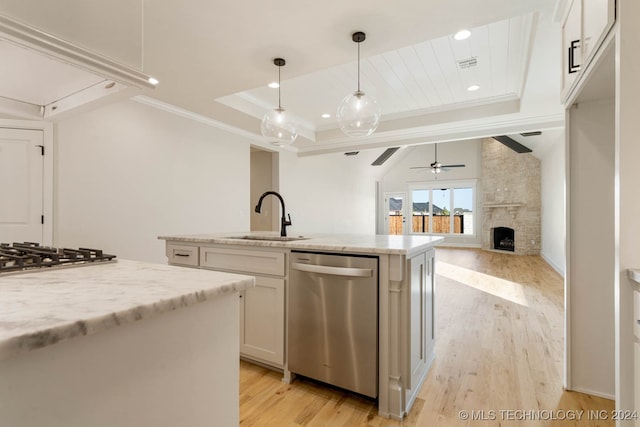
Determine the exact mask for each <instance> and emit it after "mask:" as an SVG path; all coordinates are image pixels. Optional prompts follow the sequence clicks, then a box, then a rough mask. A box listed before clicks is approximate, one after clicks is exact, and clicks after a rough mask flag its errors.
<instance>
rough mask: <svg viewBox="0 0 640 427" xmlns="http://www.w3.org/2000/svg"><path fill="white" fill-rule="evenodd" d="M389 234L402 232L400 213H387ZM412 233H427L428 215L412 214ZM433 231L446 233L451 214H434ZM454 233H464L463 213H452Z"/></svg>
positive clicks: (448, 229)
mask: <svg viewBox="0 0 640 427" xmlns="http://www.w3.org/2000/svg"><path fill="white" fill-rule="evenodd" d="M388 219H389V234H402V215H393V214H392V215H389V216H388ZM411 222H412V224H411V225H412V228H411V230H410V231H411V232H413V233H429V232H430V231H429V215H413V216H412V221H411ZM431 223H432V226H433V231H431V233H444V234H448V233H450V230H451V216H449V215H434V216H433V219H432V221H431ZM453 232H454V234H464V215H453Z"/></svg>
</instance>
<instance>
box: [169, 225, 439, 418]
mask: <svg viewBox="0 0 640 427" xmlns="http://www.w3.org/2000/svg"><path fill="white" fill-rule="evenodd" d="M159 239H161V240H166V253H167V258H168V260H169V263H170V264H173V265H181V266H185V267H194V268H205V269H214V270H219V271H228V272H241V273H244V274H251V275H254V276H255V277H256V287H255V288H252V289H250V290H247V291H246V292H241V293H240V299H241V303H240V353H241V356H242V357H243V358H245V359H248V360H252V361H255V362H258V363H260V364H263V365H269V366H271V367H273V368H276V369H280V370H282V371H283V374H284V381H290V380H291V373H290V372H289V369H288V360H287V351H286V349H287V338H288V335H287V327H286V325H287V309H286V308H287V304H288V295H289V292H288V291H287V289H288V287H289V285H290V283H289V281H290V275H289V268H290V265H289V261H290V256H291V253H292V251H301V252H312V253H323V254H338V255H353V256H369V257H375V258H377V261H378V325H377V326H378V399H377V400H378V412H379V414H380V415H382V416H385V417H391V418H396V419H402V418H403V417H404V416H405V415H406V414H407V413H408V411H409V410H410V408H411V406H412V404H413V401H414V400H415V398H416V396H417V392H418V390H419V388H420V386H421V385H422V383H423V382H424V379H425V377H426V374H427V372H428V370H429V367H430V365H431V363H432V361H433V358H434V356H435V353H434V345H435V341H434V340H435V337H434V311H433V309H434V285H435V280H434V278H435V275H434V266H435V248H434V246H435V245H436V244H437V243H439V242H441V241H442V238H440V237H431V236H385V235H327V234H323V235H304V236H297V235H293V236H290V237H288V238H283V237H281V236H279V235H278V234H275V233H265V232H252V233H251V232H244V233H241V232H239V233H225V234H198V235H173V236H160V237H159Z"/></svg>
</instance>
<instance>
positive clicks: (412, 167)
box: [409, 166, 431, 169]
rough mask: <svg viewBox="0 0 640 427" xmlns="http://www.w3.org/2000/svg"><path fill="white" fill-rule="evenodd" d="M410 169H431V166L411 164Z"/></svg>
mask: <svg viewBox="0 0 640 427" xmlns="http://www.w3.org/2000/svg"><path fill="white" fill-rule="evenodd" d="M409 169H431V167H430V166H411V167H410V168H409Z"/></svg>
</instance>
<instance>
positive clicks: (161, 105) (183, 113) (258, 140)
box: [131, 95, 298, 152]
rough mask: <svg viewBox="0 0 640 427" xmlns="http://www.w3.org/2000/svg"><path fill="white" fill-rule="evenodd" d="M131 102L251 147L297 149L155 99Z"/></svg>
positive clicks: (136, 98) (145, 98)
mask: <svg viewBox="0 0 640 427" xmlns="http://www.w3.org/2000/svg"><path fill="white" fill-rule="evenodd" d="M131 100H133V101H135V102H138V103H140V104H144V105H147V106H149V107H153V108H156V109H158V110H162V111H165V112H167V113H171V114H174V115H176V116H180V117H184V118H186V119H189V120H193V121H195V122H198V123H202V124H204V125H207V126H211V127H214V128H216V129H220V130H223V131H225V132H229V133H231V134H234V135H237V136H240V137H242V138H246V139H248V140H250V141H251V142H252V144H253V145H257V146H260V147H263V148H267V149H269V150H272V151H279V150H285V151H293V152H296V151H298V150H297V148H296V147H293V146H288V147H276V146H274V145H272V144H269V143H266V142H265V141H264V137H263V136H262V135H258V134H257V133H254V132H250V131H248V130H244V129H241V128H238V127H236V126H231V125H229V124H227V123H224V122H221V121H219V120H215V119H212V118H210V117H207V116H203V115H202V114H197V113H194V112H192V111H189V110H185V109H184V108H181V107H176V106H175V105H172V104H168V103H166V102H162V101H158V100H157V99H154V98H150V97H148V96H144V95H137V96H134V97H132V98H131Z"/></svg>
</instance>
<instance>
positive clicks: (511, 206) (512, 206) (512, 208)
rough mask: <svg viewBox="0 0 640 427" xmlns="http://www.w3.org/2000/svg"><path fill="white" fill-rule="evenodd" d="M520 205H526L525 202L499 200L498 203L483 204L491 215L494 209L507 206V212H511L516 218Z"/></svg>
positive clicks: (512, 216)
mask: <svg viewBox="0 0 640 427" xmlns="http://www.w3.org/2000/svg"><path fill="white" fill-rule="evenodd" d="M520 206H524V203H515V202H498V203H483V204H482V207H483V208H485V211H487V213H488V214H489V216H491V211H493V209H497V208H505V209H506V210H507V212H508V213H509V215H510V216H511V218H514V219H515V217H516V214H517V213H518V208H519V207H520Z"/></svg>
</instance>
